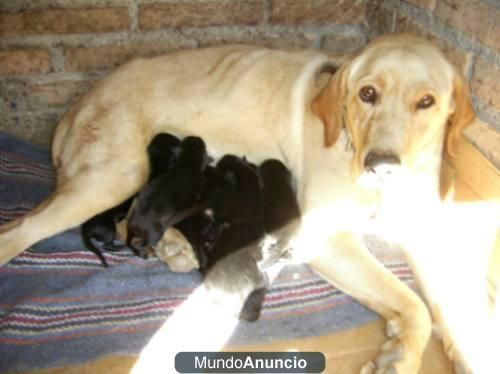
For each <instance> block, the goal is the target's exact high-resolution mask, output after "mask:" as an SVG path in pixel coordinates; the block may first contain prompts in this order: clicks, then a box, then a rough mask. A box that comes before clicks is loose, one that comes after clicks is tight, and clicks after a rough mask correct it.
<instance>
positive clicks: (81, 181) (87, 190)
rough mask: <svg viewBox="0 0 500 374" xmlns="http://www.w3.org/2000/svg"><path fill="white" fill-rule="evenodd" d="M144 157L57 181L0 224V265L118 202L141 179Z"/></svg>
mask: <svg viewBox="0 0 500 374" xmlns="http://www.w3.org/2000/svg"><path fill="white" fill-rule="evenodd" d="M147 170H148V167H147V157H146V154H145V156H144V159H141V160H133V162H132V161H129V162H127V163H124V162H120V163H118V162H113V161H111V162H107V163H102V164H101V165H99V166H98V167H92V168H81V169H80V170H79V171H78V172H76V173H75V174H74V175H73V176H72V177H71V178H67V179H64V181H61V183H58V185H57V187H56V190H55V191H54V192H53V193H52V194H51V195H50V196H49V197H48V198H47V199H46V200H44V201H43V202H42V203H41V204H40V205H38V206H37V207H36V208H35V209H34V210H32V211H31V212H29V213H28V214H26V215H25V216H24V217H21V218H18V219H17V220H15V221H14V222H11V223H7V229H6V230H4V231H1V229H2V228H0V265H3V264H5V263H7V262H9V261H10V260H11V259H12V258H14V257H15V256H17V255H18V254H20V253H21V252H23V251H24V250H25V249H27V248H28V247H29V246H31V245H33V244H35V243H36V242H38V241H40V240H42V239H45V238H48V237H50V236H52V235H56V234H58V233H61V232H63V231H65V230H67V229H69V228H72V227H76V226H78V225H80V224H82V223H83V222H85V221H86V220H88V219H89V218H91V217H93V216H94V215H96V214H98V213H101V212H103V211H105V210H107V209H109V208H112V207H113V206H115V205H118V204H119V203H121V202H122V201H124V200H125V199H127V198H128V197H130V196H131V195H133V194H134V193H136V192H137V191H138V190H139V189H140V188H141V186H142V185H143V184H144V183H145V181H146V178H147Z"/></svg>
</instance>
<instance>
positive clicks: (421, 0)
mask: <svg viewBox="0 0 500 374" xmlns="http://www.w3.org/2000/svg"><path fill="white" fill-rule="evenodd" d="M406 1H408V2H409V3H412V4H413V5H416V6H418V7H420V8H424V9H428V10H434V9H435V8H436V1H437V0H406Z"/></svg>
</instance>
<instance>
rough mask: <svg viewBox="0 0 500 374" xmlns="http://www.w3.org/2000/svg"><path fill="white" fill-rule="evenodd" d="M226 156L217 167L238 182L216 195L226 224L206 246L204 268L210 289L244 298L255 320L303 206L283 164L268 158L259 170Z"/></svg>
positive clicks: (244, 312)
mask: <svg viewBox="0 0 500 374" xmlns="http://www.w3.org/2000/svg"><path fill="white" fill-rule="evenodd" d="M226 157H228V158H226V159H224V158H223V159H222V160H221V162H220V165H219V164H218V165H217V167H218V168H219V166H220V169H221V171H222V172H223V173H225V175H226V178H228V179H229V180H233V181H234V183H233V186H232V187H233V188H232V189H229V191H228V190H226V191H224V192H223V193H222V194H221V195H219V196H217V197H216V198H215V201H214V204H213V216H214V218H215V222H217V223H219V224H222V225H224V226H223V227H222V229H220V232H219V233H218V235H216V238H215V239H214V238H211V239H210V240H209V241H208V242H209V243H210V245H209V246H208V248H207V247H206V246H205V247H203V250H204V251H206V256H207V258H208V259H207V260H206V267H205V268H204V269H203V268H202V269H201V270H202V272H203V273H204V275H205V285H206V287H207V288H208V289H210V288H217V289H225V290H226V291H227V293H228V294H230V295H233V296H235V297H236V298H238V297H239V298H240V300H241V301H244V304H243V308H242V309H241V310H240V318H241V319H245V320H247V321H255V320H257V319H258V318H259V316H260V310H261V305H262V302H263V300H264V297H265V287H266V286H267V278H268V277H267V274H266V271H267V270H268V269H269V268H270V267H271V266H272V265H274V264H276V263H277V262H278V261H279V260H280V259H282V258H283V257H286V250H287V249H289V247H290V242H291V240H292V238H293V236H294V235H295V233H296V230H297V229H298V224H299V219H300V209H299V206H298V202H297V199H296V196H295V190H294V188H293V180H292V175H291V173H290V172H289V170H288V169H287V168H286V167H285V165H283V163H281V162H280V161H278V160H268V161H265V162H264V163H263V164H262V165H261V166H260V167H259V168H258V170H255V168H254V167H252V166H251V165H250V164H248V163H246V161H245V160H242V159H237V158H234V156H230V158H229V156H226ZM264 239H265V240H264ZM202 252H203V251H202ZM200 263H202V262H201V261H200Z"/></svg>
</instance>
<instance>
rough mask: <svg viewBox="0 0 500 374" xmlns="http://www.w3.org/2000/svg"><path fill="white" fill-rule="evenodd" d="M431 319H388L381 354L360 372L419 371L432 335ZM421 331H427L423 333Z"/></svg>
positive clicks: (395, 373) (393, 373) (413, 373)
mask: <svg viewBox="0 0 500 374" xmlns="http://www.w3.org/2000/svg"><path fill="white" fill-rule="evenodd" d="M430 329H431V325H430V318H426V316H425V315H424V316H423V318H422V319H421V320H420V321H417V320H414V319H407V320H404V319H403V318H401V317H400V316H396V317H393V318H391V319H389V320H388V321H387V325H386V335H387V338H388V339H387V340H386V342H385V343H384V344H383V345H382V347H381V351H380V353H379V354H378V356H377V357H376V358H375V359H374V360H373V361H371V362H368V363H367V364H365V365H364V366H363V367H362V368H361V371H360V373H361V374H398V373H399V374H416V373H418V370H419V368H420V361H421V356H422V353H423V350H424V349H425V346H426V344H427V340H428V336H429V335H430ZM422 331H428V332H429V334H427V333H425V332H424V333H422Z"/></svg>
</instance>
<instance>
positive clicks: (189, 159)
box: [179, 136, 212, 171]
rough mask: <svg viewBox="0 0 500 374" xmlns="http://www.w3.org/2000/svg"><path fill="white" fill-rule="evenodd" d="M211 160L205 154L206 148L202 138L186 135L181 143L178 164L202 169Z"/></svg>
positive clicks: (182, 166)
mask: <svg viewBox="0 0 500 374" xmlns="http://www.w3.org/2000/svg"><path fill="white" fill-rule="evenodd" d="M210 162H212V159H211V158H210V156H208V154H207V148H206V146H205V142H204V141H203V139H201V138H199V137H197V136H188V137H186V138H184V140H183V141H182V143H181V152H180V155H179V166H180V167H181V168H189V169H193V170H199V171H202V170H204V169H205V167H206V166H207V165H208V164H209V163H210Z"/></svg>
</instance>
